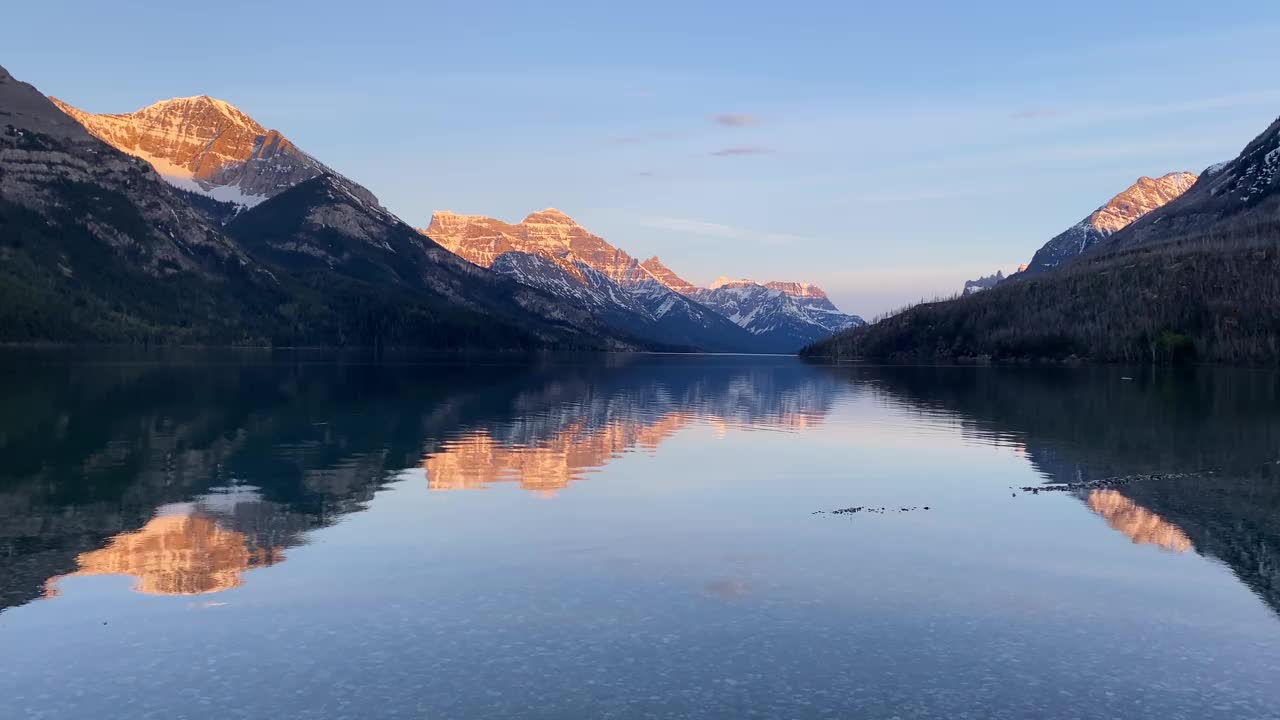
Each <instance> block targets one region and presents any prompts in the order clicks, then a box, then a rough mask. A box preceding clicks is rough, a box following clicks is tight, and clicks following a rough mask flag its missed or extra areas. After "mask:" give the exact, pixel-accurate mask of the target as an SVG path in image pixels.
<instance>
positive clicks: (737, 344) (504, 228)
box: [421, 208, 762, 352]
mask: <svg viewBox="0 0 1280 720" xmlns="http://www.w3.org/2000/svg"><path fill="white" fill-rule="evenodd" d="M421 232H422V233H423V234H425V235H427V236H428V237H430V238H431V239H432V240H435V241H436V242H438V243H440V244H441V245H442V246H444V247H445V248H447V249H449V250H450V251H452V252H454V253H457V254H458V255H459V256H460V257H462V258H464V259H466V260H468V261H470V262H472V263H474V264H476V265H478V266H480V267H486V268H491V267H494V266H495V264H496V265H497V267H496V268H495V269H497V270H499V271H502V272H505V273H508V274H511V275H512V276H514V277H517V279H519V280H520V281H521V282H523V283H525V284H528V285H531V286H534V287H541V288H543V289H550V288H551V286H552V285H554V286H557V287H558V288H559V291H558V293H557V294H559V295H560V296H561V297H564V298H567V299H573V300H574V301H575V302H576V303H577V304H578V305H579V306H580V307H584V308H589V309H592V312H594V313H595V314H596V315H597V316H599V317H601V319H602V320H605V321H608V320H610V319H612V321H614V322H618V321H619V320H620V319H621V318H624V317H625V318H632V316H633V315H634V314H635V313H636V312H637V303H638V304H639V306H640V314H641V315H643V316H645V317H647V319H648V322H647V323H646V325H645V326H644V327H638V326H636V325H635V324H634V322H632V320H630V319H629V320H628V321H627V322H625V323H624V327H623V328H622V329H625V330H626V331H627V332H641V333H643V334H644V336H645V337H649V338H652V339H654V340H657V341H660V342H663V343H672V344H678V345H686V346H690V347H698V348H702V349H704V350H712V351H721V352H753V351H759V350H761V349H762V347H761V345H760V343H759V342H757V341H756V339H755V338H753V337H752V336H751V335H750V334H749V333H746V332H743V331H742V329H741V328H739V327H737V326H736V325H734V324H733V323H731V322H729V321H727V320H725V319H724V318H723V317H721V316H719V315H718V314H716V313H715V312H713V311H711V310H709V309H707V308H705V307H702V306H700V305H698V304H697V303H696V302H694V301H692V300H690V299H689V298H687V297H685V296H684V295H681V294H680V293H679V292H676V291H675V290H673V289H672V288H671V285H675V286H677V287H692V285H691V284H690V283H688V282H687V281H684V280H682V279H681V278H679V277H678V276H677V275H675V273H673V272H671V271H670V270H669V269H668V268H666V267H665V266H664V265H662V264H661V261H659V260H657V258H651V259H650V260H648V261H646V262H647V263H648V265H649V267H652V268H654V270H656V271H657V273H658V274H655V273H654V272H653V271H650V270H649V269H648V268H647V267H645V266H644V265H643V264H641V263H640V262H639V261H637V260H636V259H635V258H633V257H632V256H631V255H629V254H628V253H627V252H626V251H624V250H622V249H620V248H616V247H614V246H613V245H610V244H609V243H608V242H607V241H605V240H604V238H601V237H600V236H598V235H594V234H592V233H590V232H588V231H587V230H586V229H585V228H583V227H582V226H581V225H579V224H577V223H576V222H574V221H573V219H572V218H570V217H569V216H568V215H565V214H564V213H563V212H560V211H559V210H556V209H554V208H549V209H547V210H543V211H540V212H535V213H532V214H530V215H529V216H528V217H526V218H525V219H524V220H522V221H521V222H519V223H516V224H512V223H506V222H503V221H501V220H496V219H493V218H489V217H484V216H482V215H458V214H455V213H449V212H437V213H435V214H434V215H433V216H432V219H431V225H430V226H429V227H428V228H427V229H426V230H423V231H421ZM510 253H517V254H521V255H537V256H541V257H543V258H547V259H549V260H550V261H551V262H550V263H540V264H536V266H537V267H541V268H544V269H546V270H547V271H548V273H549V274H548V275H547V276H546V277H541V278H540V277H535V263H533V262H532V261H530V260H529V259H528V258H524V259H521V260H517V258H516V257H512V258H509V259H508V261H507V262H505V263H502V264H497V261H498V259H499V258H501V257H503V256H505V255H508V254H510ZM553 268H558V269H553ZM588 268H589V269H590V270H591V271H593V272H592V273H591V274H588V273H586V272H585V270H586V269H588ZM569 279H572V280H573V285H572V287H569V286H566V285H565V283H566V282H568V281H569ZM668 283H670V285H668ZM602 302H603V303H605V305H602V304H601V303H602ZM606 305H607V307H606Z"/></svg>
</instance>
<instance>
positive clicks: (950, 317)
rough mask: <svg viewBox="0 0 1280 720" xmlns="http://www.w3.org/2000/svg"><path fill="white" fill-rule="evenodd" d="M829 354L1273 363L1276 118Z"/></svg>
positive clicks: (1279, 307) (842, 339)
mask: <svg viewBox="0 0 1280 720" xmlns="http://www.w3.org/2000/svg"><path fill="white" fill-rule="evenodd" d="M802 354H805V355H809V356H816V357H828V358H875V359H885V360H901V361H912V362H917V361H921V360H926V361H935V360H957V359H960V360H964V359H968V360H985V359H991V360H1063V359H1068V360H1070V359H1081V360H1098V361H1112V362H1148V363H1151V362H1178V361H1185V360H1203V361H1211V362H1223V363H1248V364H1267V365H1272V364H1275V363H1276V362H1280V120H1277V121H1276V122H1274V123H1272V124H1271V126H1270V127H1268V128H1267V129H1266V130H1265V131H1264V132H1263V133H1262V134H1261V135H1259V136H1258V137H1257V138H1255V139H1254V140H1253V141H1252V142H1250V143H1249V144H1248V145H1246V146H1245V148H1244V150H1242V151H1241V152H1240V154H1239V155H1238V156H1237V157H1236V158H1234V159H1232V160H1230V161H1228V162H1225V163H1220V164H1218V165H1215V166H1213V167H1210V168H1208V169H1206V170H1205V171H1204V172H1202V173H1201V174H1200V176H1199V177H1198V178H1197V177H1196V176H1194V175H1192V174H1190V173H1171V174H1169V175H1165V176H1163V177H1161V178H1158V179H1154V180H1153V179H1151V178H1141V179H1140V180H1139V181H1138V182H1137V183H1136V184H1135V185H1134V186H1132V187H1131V188H1129V189H1128V190H1126V191H1125V192H1123V193H1121V194H1120V195H1117V196H1116V197H1114V198H1112V199H1111V200H1110V201H1109V202H1107V203H1106V204H1105V205H1103V206H1102V207H1101V208H1099V209H1098V210H1096V211H1094V212H1093V213H1091V214H1090V215H1089V216H1088V217H1086V218H1085V220H1083V221H1082V222H1081V223H1078V224H1077V225H1075V226H1073V227H1072V228H1069V229H1068V230H1067V231H1066V232H1064V233H1062V234H1060V235H1058V236H1057V237H1055V238H1054V239H1053V240H1051V241H1050V242H1049V243H1048V244H1047V245H1045V246H1044V247H1043V248H1041V250H1040V251H1039V252H1037V253H1036V255H1035V258H1034V259H1033V261H1032V263H1031V266H1030V267H1029V268H1028V269H1027V271H1026V272H1020V273H1015V274H1014V275H1012V276H1010V277H1009V278H1008V279H1006V280H1005V281H1004V282H1001V283H999V284H997V285H996V286H995V287H992V288H990V289H988V290H984V291H982V292H978V293H973V294H970V295H969V296H967V297H962V298H959V299H956V300H951V301H945V302H935V303H925V304H921V305H917V306H915V307H913V308H910V309H908V310H906V311H904V312H902V313H899V314H897V315H895V316H893V317H890V318H886V319H884V320H881V321H880V322H878V323H876V324H875V325H873V326H868V327H866V328H857V329H854V330H851V331H847V332H845V333H843V334H841V335H839V336H836V337H834V338H830V339H827V340H823V341H820V342H818V343H815V344H814V345H812V346H810V347H808V348H806V349H805V350H804V351H803V353H802Z"/></svg>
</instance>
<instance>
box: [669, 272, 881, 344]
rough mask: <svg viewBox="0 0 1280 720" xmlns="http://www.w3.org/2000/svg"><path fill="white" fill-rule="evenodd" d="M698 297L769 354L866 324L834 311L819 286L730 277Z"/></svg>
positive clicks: (702, 290)
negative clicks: (758, 342) (761, 282)
mask: <svg viewBox="0 0 1280 720" xmlns="http://www.w3.org/2000/svg"><path fill="white" fill-rule="evenodd" d="M693 297H694V299H696V300H697V301H698V302H700V303H702V304H703V305H706V306H707V307H709V308H711V309H713V310H715V311H716V312H718V313H720V314H721V315H724V316H725V317H727V318H728V319H729V320H731V321H733V322H734V323H735V324H737V325H738V326H740V327H742V328H743V329H745V330H746V331H747V332H750V333H751V334H752V335H754V336H755V337H757V338H758V339H759V341H760V342H761V343H762V345H763V346H764V347H765V348H766V349H767V350H768V351H769V352H780V353H789V352H795V351H797V350H799V349H800V348H802V347H804V346H806V345H808V344H809V343H812V342H814V341H816V340H820V339H822V338H825V337H827V336H829V335H832V334H834V333H837V332H839V331H841V330H845V329H847V328H849V327H854V326H857V325H861V324H863V321H862V318H859V317H857V316H856V315H845V314H843V313H841V312H840V311H839V310H837V309H836V306H835V305H833V304H832V303H831V300H830V299H829V298H828V297H827V295H826V293H824V292H823V291H822V290H821V288H818V287H816V286H813V285H809V284H807V283H787V282H770V283H766V284H763V285H762V284H760V283H756V282H754V281H751V280H726V279H724V278H721V279H720V280H718V281H717V282H716V283H715V285H714V286H713V287H711V288H706V289H700V290H698V291H697V292H696V293H695V294H694V296H693Z"/></svg>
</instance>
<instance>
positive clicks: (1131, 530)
mask: <svg viewBox="0 0 1280 720" xmlns="http://www.w3.org/2000/svg"><path fill="white" fill-rule="evenodd" d="M1087 502H1088V504H1089V509H1090V510H1093V511H1094V512H1096V513H1098V514H1099V515H1101V516H1102V518H1103V519H1104V520H1106V521H1107V524H1108V525H1110V526H1111V527H1112V528H1114V529H1116V530H1118V531H1120V532H1122V533H1124V534H1125V535H1128V536H1129V538H1130V539H1132V540H1133V542H1134V543H1136V544H1138V545H1155V546H1156V547H1158V548H1160V549H1162V550H1168V551H1170V552H1186V551H1188V550H1191V549H1192V545H1191V539H1190V538H1188V537H1187V534H1186V533H1184V532H1183V531H1182V529H1181V528H1179V527H1178V526H1177V525H1174V524H1173V523H1171V522H1169V521H1167V520H1165V519H1164V518H1162V517H1160V516H1159V515H1157V514H1155V513H1153V512H1151V511H1150V510H1148V509H1146V508H1144V507H1142V506H1141V505H1138V504H1137V503H1135V502H1134V501H1132V500H1130V499H1129V498H1127V497H1125V496H1124V495H1121V494H1120V493H1119V492H1117V491H1115V490H1093V491H1090V493H1089V498H1088V500H1087Z"/></svg>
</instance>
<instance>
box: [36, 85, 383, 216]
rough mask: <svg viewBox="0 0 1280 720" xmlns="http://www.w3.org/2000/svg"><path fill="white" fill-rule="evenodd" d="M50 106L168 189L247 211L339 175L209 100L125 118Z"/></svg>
mask: <svg viewBox="0 0 1280 720" xmlns="http://www.w3.org/2000/svg"><path fill="white" fill-rule="evenodd" d="M51 100H52V101H53V103H54V104H55V105H57V106H58V108H59V109H61V110H62V111H63V112H64V113H66V114H67V115H69V116H70V117H72V118H74V119H75V120H76V121H77V122H79V123H80V124H81V125H83V126H84V127H85V129H86V130H88V131H89V132H90V133H92V134H93V135H94V136H95V137H97V138H98V139H100V140H102V141H103V142H106V143H107V144H109V145H111V146H112V147H114V148H116V149H117V150H120V151H121V152H124V153H128V154H129V155H133V156H135V157H139V158H142V159H143V160H146V161H147V162H149V163H151V165H152V166H153V167H155V169H156V172H158V173H160V176H161V177H163V178H164V179H165V180H166V181H167V182H169V183H171V184H173V185H175V186H177V187H180V188H183V189H185V190H190V191H193V192H198V193H201V194H204V195H208V196H210V197H213V198H215V199H217V200H221V201H224V202H233V203H236V204H237V205H240V206H243V207H252V206H254V205H257V204H258V203H260V202H262V201H263V200H266V199H267V198H269V197H273V196H275V195H277V194H279V193H281V192H284V191H285V190H288V189H289V188H291V187H293V186H295V185H297V184H299V183H301V182H304V181H306V180H310V179H311V178H313V177H316V176H318V175H325V174H328V175H337V173H336V172H334V171H333V170H332V169H330V168H329V167H328V166H326V165H325V164H324V163H322V162H320V161H319V160H317V159H315V158H314V157H312V156H311V155H308V154H307V153H305V152H303V151H302V150H301V149H299V148H298V147H297V146H296V145H294V144H293V143H292V142H291V141H290V140H289V139H288V138H286V137H285V136H284V135H283V134H281V133H280V132H279V131H278V130H269V129H267V128H265V127H263V126H262V125H261V124H260V123H258V122H257V121H256V120H254V119H253V118H251V117H249V115H247V114H246V113H244V112H243V111H241V110H240V109H239V108H237V107H235V106H234V105H232V104H230V103H228V102H226V101H224V100H219V99H217V98H212V97H209V96H208V95H196V96H193V97H182V98H173V99H170V100H161V101H160V102H156V103H153V104H151V105H148V106H147V107H144V108H142V109H140V110H136V111H134V112H131V113H120V114H95V113H91V112H87V111H85V110H81V109H80V108H77V107H74V106H72V105H69V104H68V103H65V102H63V101H61V100H58V99H56V98H51ZM347 183H348V184H349V185H350V186H352V188H353V192H355V193H356V194H357V195H359V196H361V197H362V199H363V200H364V201H365V202H368V203H374V204H376V203H377V198H375V197H374V196H373V193H371V192H369V191H368V190H366V189H365V188H363V187H360V186H359V185H357V184H356V183H354V182H351V181H350V180H348V181H347Z"/></svg>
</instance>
